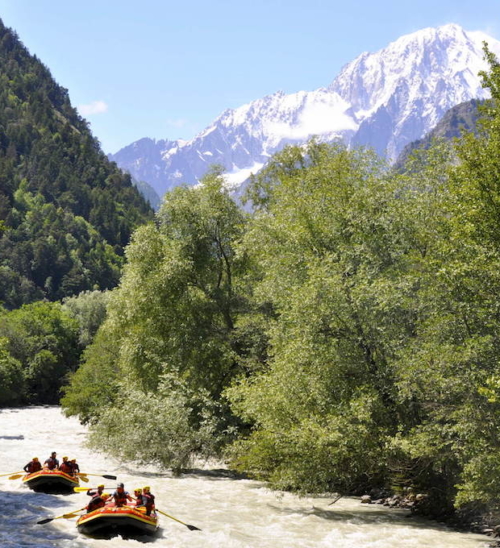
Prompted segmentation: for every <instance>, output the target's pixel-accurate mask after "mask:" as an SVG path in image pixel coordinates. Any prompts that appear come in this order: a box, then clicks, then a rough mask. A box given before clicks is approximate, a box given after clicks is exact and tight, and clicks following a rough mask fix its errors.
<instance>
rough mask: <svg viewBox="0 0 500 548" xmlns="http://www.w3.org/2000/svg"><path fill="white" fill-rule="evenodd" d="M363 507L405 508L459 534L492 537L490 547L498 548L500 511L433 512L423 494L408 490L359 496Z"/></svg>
mask: <svg viewBox="0 0 500 548" xmlns="http://www.w3.org/2000/svg"><path fill="white" fill-rule="evenodd" d="M360 500H361V503H362V504H381V505H383V506H388V507H389V508H404V509H407V510H410V512H411V513H410V514H409V515H408V517H411V516H412V515H418V516H423V517H426V518H429V519H433V520H435V521H438V522H439V523H443V524H446V525H448V526H450V527H453V528H454V529H456V530H458V531H469V532H472V533H479V534H483V535H487V536H489V537H491V538H492V543H491V544H490V545H489V546H490V548H500V512H498V511H487V510H485V509H484V508H466V509H463V510H458V511H444V512H436V510H435V507H434V505H433V504H432V502H431V501H430V499H429V497H428V495H427V494H425V493H415V492H413V491H412V490H411V489H407V490H405V491H404V492H403V493H402V494H394V493H391V492H389V491H383V490H372V491H371V492H370V493H369V494H365V495H362V496H361V498H360Z"/></svg>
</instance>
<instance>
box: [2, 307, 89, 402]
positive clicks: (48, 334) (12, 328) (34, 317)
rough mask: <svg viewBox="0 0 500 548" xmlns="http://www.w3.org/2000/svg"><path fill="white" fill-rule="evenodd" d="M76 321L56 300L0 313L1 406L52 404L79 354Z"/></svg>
mask: <svg viewBox="0 0 500 548" xmlns="http://www.w3.org/2000/svg"><path fill="white" fill-rule="evenodd" d="M80 350H81V349H80V347H79V345H78V324H77V323H76V321H74V320H73V319H71V318H70V317H69V316H68V315H66V314H65V313H64V312H63V310H62V308H61V305H59V304H57V303H34V304H28V305H24V306H23V307H21V308H20V309H18V310H13V311H11V312H7V311H3V312H2V313H1V314H0V378H1V379H2V383H1V386H2V389H1V391H0V405H16V404H22V403H27V402H29V403H52V404H55V403H57V402H58V401H59V398H60V393H59V390H60V387H61V385H62V383H63V382H64V378H65V376H66V374H67V373H68V372H69V371H71V370H74V369H76V367H77V365H78V357H79V353H80Z"/></svg>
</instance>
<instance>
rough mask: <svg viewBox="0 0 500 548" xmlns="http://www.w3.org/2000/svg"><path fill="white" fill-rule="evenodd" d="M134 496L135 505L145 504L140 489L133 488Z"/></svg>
mask: <svg viewBox="0 0 500 548" xmlns="http://www.w3.org/2000/svg"><path fill="white" fill-rule="evenodd" d="M134 497H135V505H136V507H137V506H146V502H145V501H144V497H143V496H142V489H135V490H134Z"/></svg>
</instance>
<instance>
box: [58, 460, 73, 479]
mask: <svg viewBox="0 0 500 548" xmlns="http://www.w3.org/2000/svg"><path fill="white" fill-rule="evenodd" d="M59 470H61V472H64V473H65V474H68V475H69V476H71V474H72V471H73V467H72V466H71V464H70V463H69V462H68V461H62V462H61V466H59Z"/></svg>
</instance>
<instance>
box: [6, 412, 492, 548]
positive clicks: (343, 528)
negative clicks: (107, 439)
mask: <svg viewBox="0 0 500 548" xmlns="http://www.w3.org/2000/svg"><path fill="white" fill-rule="evenodd" d="M85 439H86V430H85V428H84V427H83V426H81V425H80V424H79V423H78V421H77V420H75V419H73V418H71V419H67V418H65V417H64V416H63V415H62V414H61V411H60V409H59V408H57V407H30V408H23V409H3V410H0V456H1V459H0V462H1V469H0V474H2V473H8V472H16V471H18V470H22V468H23V466H24V465H25V464H26V462H28V461H29V460H30V459H31V458H32V457H34V456H38V457H39V458H40V460H42V461H43V460H45V459H46V458H47V457H48V456H49V454H50V453H51V452H52V451H57V453H58V457H59V458H61V457H62V456H63V455H68V456H69V458H70V459H71V458H77V459H78V462H79V464H80V468H81V470H82V472H88V473H92V474H113V475H117V476H118V479H119V481H122V482H124V483H125V487H126V489H127V490H130V491H133V489H135V488H137V487H143V486H144V485H150V486H151V491H152V492H153V493H154V494H155V495H156V504H157V507H158V508H159V509H161V510H163V511H165V512H167V513H168V514H170V515H172V516H174V517H176V518H178V519H180V520H181V521H183V522H185V523H188V524H191V525H195V526H196V527H199V528H200V529H201V531H190V530H189V529H188V528H187V527H185V526H184V525H181V524H178V523H177V522H175V521H173V520H171V519H169V518H166V517H163V516H162V517H161V529H160V531H159V533H158V535H157V536H156V537H155V538H154V539H152V540H150V539H148V538H147V537H145V538H144V539H138V540H123V539H122V538H120V537H116V538H113V539H110V540H95V539H90V538H86V537H83V536H81V535H79V534H78V532H77V530H76V527H75V521H76V520H75V519H57V520H54V521H51V522H49V523H47V524H45V525H37V524H36V522H37V521H39V520H41V519H44V518H47V517H54V516H59V515H62V514H64V513H67V512H71V511H73V510H76V509H79V508H82V507H83V506H85V504H87V502H88V500H89V499H88V497H87V496H86V494H85V493H74V494H70V495H46V494H43V493H34V492H33V491H30V490H29V489H27V488H26V487H25V486H24V485H23V484H22V482H21V481H20V480H9V479H8V478H0V491H1V500H2V502H3V508H2V512H1V513H0V546H1V547H10V548H14V547H15V548H19V547H28V546H30V547H36V548H52V547H61V548H101V547H108V548H118V547H120V548H122V547H125V548H135V547H142V546H144V544H150V543H151V544H154V546H155V547H158V548H159V547H167V546H168V547H175V548H184V547H185V548H188V547H189V548H248V547H258V548H295V547H297V548H298V547H300V548H306V547H307V548H309V547H311V548H312V547H315V548H317V547H335V548H365V547H366V548H368V547H369V548H393V547H394V548H396V547H398V548H399V547H401V546H404V547H405V548H413V547H415V548H417V547H418V548H423V547H427V546H429V547H432V548H457V547H460V548H485V547H487V546H488V544H489V542H488V539H487V538H486V537H484V536H482V535H475V534H466V533H457V532H455V531H452V530H450V529H447V528H446V527H444V526H441V525H438V524H435V523H433V522H429V521H426V520H421V519H419V518H415V517H408V512H407V511H404V510H389V509H387V508H385V507H382V506H377V505H361V504H360V502H359V500H358V499H355V498H345V499H340V500H339V501H338V502H336V503H335V504H333V505H331V506H329V503H330V502H331V499H327V498H312V497H311V498H299V497H296V496H293V495H290V494H286V493H285V494H283V493H281V494H280V493H276V492H273V491H270V490H269V489H266V487H265V486H264V485H263V484H261V483H259V482H256V481H251V480H241V479H234V478H231V477H230V476H229V475H228V474H227V473H226V471H225V470H223V469H217V468H216V467H210V466H205V467H204V468H200V469H199V470H196V471H194V472H192V473H189V474H185V475H182V476H181V477H173V476H172V475H171V474H169V473H163V472H161V473H160V472H157V471H156V470H155V469H154V468H152V467H151V468H148V467H141V466H132V465H123V464H120V463H119V462H117V461H115V460H113V459H110V458H108V457H105V456H104V455H102V454H99V453H96V452H94V451H92V450H90V449H89V448H87V447H85ZM91 478H92V480H93V481H92V482H89V483H88V484H85V485H89V486H92V485H97V484H98V483H101V481H103V482H104V483H106V486H107V487H108V486H109V490H112V489H114V487H115V485H116V482H114V481H109V480H102V479H101V478H99V477H91ZM89 479H90V478H89Z"/></svg>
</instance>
